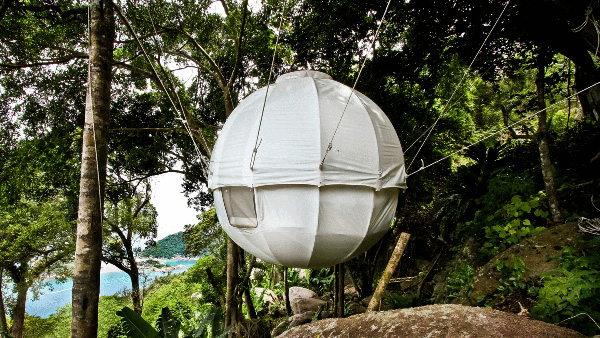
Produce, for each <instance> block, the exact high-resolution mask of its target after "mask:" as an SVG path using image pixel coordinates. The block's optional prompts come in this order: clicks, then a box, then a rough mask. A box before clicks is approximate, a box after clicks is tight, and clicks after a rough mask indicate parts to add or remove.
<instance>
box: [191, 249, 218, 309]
mask: <svg viewBox="0 0 600 338" xmlns="http://www.w3.org/2000/svg"><path fill="white" fill-rule="evenodd" d="M224 268H225V266H224V262H223V261H222V260H221V259H218V258H216V257H214V256H202V257H200V259H198V261H196V264H194V265H193V266H191V267H190V268H189V269H188V270H187V272H186V273H185V276H184V277H183V279H184V281H186V282H187V283H190V284H191V283H194V284H195V285H196V287H197V288H198V290H199V291H198V292H199V300H200V302H201V303H204V304H220V302H221V297H222V296H223V295H224V294H225V280H224V278H223V277H222V276H223V270H224ZM221 305H223V304H221Z"/></svg>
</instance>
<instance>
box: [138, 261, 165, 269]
mask: <svg viewBox="0 0 600 338" xmlns="http://www.w3.org/2000/svg"><path fill="white" fill-rule="evenodd" d="M143 263H144V265H149V266H152V267H155V268H157V269H161V268H164V267H166V266H167V265H166V264H163V263H161V262H160V261H157V260H156V259H146V260H145V261H144V262H143Z"/></svg>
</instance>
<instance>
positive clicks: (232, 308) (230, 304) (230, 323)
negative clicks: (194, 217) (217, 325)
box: [225, 238, 240, 331]
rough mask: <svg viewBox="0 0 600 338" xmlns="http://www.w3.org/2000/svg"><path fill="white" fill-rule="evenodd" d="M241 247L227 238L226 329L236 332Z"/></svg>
mask: <svg viewBox="0 0 600 338" xmlns="http://www.w3.org/2000/svg"><path fill="white" fill-rule="evenodd" d="M239 250H240V248H239V246H238V245H237V244H235V242H234V241H233V240H232V239H231V238H227V294H226V295H225V327H231V328H232V330H233V331H235V326H237V323H238V318H237V299H236V289H237V285H238V275H237V274H238V255H239Z"/></svg>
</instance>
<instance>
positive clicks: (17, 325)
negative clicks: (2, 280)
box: [10, 278, 29, 338]
mask: <svg viewBox="0 0 600 338" xmlns="http://www.w3.org/2000/svg"><path fill="white" fill-rule="evenodd" d="M15 283H16V286H17V302H16V303H15V306H14V308H13V311H12V328H11V330H10V334H11V336H12V338H22V337H23V328H24V324H25V302H26V301H27V290H28V289H29V285H28V284H27V280H25V279H24V278H23V279H21V280H18V281H15Z"/></svg>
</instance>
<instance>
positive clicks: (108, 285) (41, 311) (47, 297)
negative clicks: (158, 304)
mask: <svg viewBox="0 0 600 338" xmlns="http://www.w3.org/2000/svg"><path fill="white" fill-rule="evenodd" d="M194 263H196V261H195V260H181V261H180V260H173V261H166V262H165V264H166V265H171V266H177V265H183V266H185V268H182V269H176V270H173V271H171V272H170V273H171V274H177V273H181V272H183V271H185V270H187V269H188V268H189V267H190V266H192V265H194ZM144 275H145V276H146V277H147V283H148V284H149V283H150V282H151V281H152V280H154V279H155V278H157V277H160V276H165V275H167V273H166V272H155V271H144V272H143V273H142V276H140V283H141V284H142V285H141V286H143V284H144V281H143V280H144ZM72 288H73V281H72V280H68V281H66V282H64V283H57V282H55V281H54V280H49V283H48V286H45V287H44V288H42V290H41V295H40V297H39V298H38V299H33V294H32V292H29V293H28V299H27V304H26V310H27V313H28V314H29V315H33V316H39V317H42V318H48V317H49V316H50V315H51V314H52V313H54V312H55V311H56V309H58V308H59V307H62V306H65V305H66V304H68V303H70V302H71V289H72ZM129 290H131V280H130V279H129V276H128V275H127V274H126V273H125V272H122V271H117V272H104V273H102V274H101V275H100V295H101V296H110V295H114V294H115V293H120V292H124V291H129Z"/></svg>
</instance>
